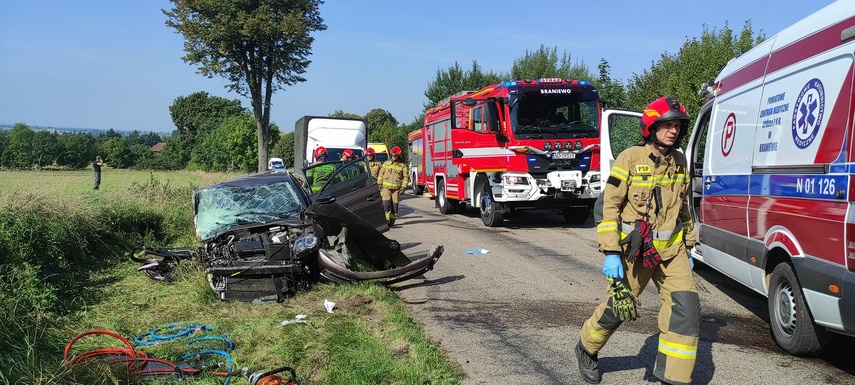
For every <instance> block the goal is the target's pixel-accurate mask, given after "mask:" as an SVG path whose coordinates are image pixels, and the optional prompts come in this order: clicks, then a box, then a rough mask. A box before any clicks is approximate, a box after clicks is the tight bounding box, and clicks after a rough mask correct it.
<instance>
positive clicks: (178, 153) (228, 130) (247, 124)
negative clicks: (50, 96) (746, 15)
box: [0, 22, 765, 172]
mask: <svg viewBox="0 0 855 385" xmlns="http://www.w3.org/2000/svg"><path fill="white" fill-rule="evenodd" d="M764 39H765V36H764V35H763V34H761V33H755V31H754V30H753V28H752V26H751V23H750V22H745V24H744V25H743V28H742V30H741V31H740V32H738V33H736V32H735V31H733V30H732V29H731V28H730V27H728V26H727V24H725V26H724V27H723V28H720V29H716V28H709V27H707V26H703V27H702V31H701V35H700V37H698V38H692V39H687V40H686V41H685V42H684V43H683V45H682V46H681V47H680V48H679V49H678V50H677V51H676V52H674V53H669V52H664V53H662V55H661V56H660V58H659V59H658V60H656V61H654V62H651V64H650V66H649V68H647V69H645V70H644V71H643V72H642V73H640V74H633V75H632V76H631V78H630V79H628V80H627V81H626V82H622V81H620V80H617V79H614V78H612V76H611V67H610V65H609V62H608V61H607V60H606V59H605V58H602V59H600V61H599V63H598V65H597V69H596V71H592V70H591V69H590V68H589V67H588V66H587V65H586V64H585V63H584V62H583V61H575V62H574V61H573V60H571V59H572V58H571V55H570V54H569V53H567V52H566V51H564V52H562V53H559V52H558V48H557V47H546V46H544V45H540V47H538V48H537V49H534V50H531V51H526V52H525V53H524V54H523V56H521V57H519V58H516V59H515V60H514V61H513V65H512V67H511V68H510V69H509V70H508V71H506V72H494V71H484V70H483V69H482V68H481V66H480V65H479V64H478V62H477V60H473V61H472V64H471V66H470V67H468V68H463V67H462V66H461V65H460V64H459V63H457V62H455V63H454V64H452V65H451V66H449V67H448V68H445V69H438V70H437V72H436V74H435V76H434V78H433V80H432V81H431V82H429V83H428V85H427V88H426V89H425V90H424V92H423V93H424V96H425V98H426V100H427V101H426V103H425V104H424V105H423V106H422V107H423V109H422V110H423V112H424V111H427V109H429V108H432V107H434V106H436V105H437V104H438V103H439V101H440V100H442V99H444V98H446V97H448V96H450V95H453V94H455V93H457V92H459V91H463V90H477V89H479V88H482V87H485V86H488V85H491V84H496V83H501V82H503V81H506V80H514V79H535V78H542V77H559V78H565V79H578V80H587V81H589V82H591V83H592V84H594V86H596V87H597V89H598V90H599V93H600V97H601V100H602V101H603V103H604V104H606V105H608V106H611V107H615V108H625V109H632V110H641V109H643V108H644V107H645V106H646V105H647V104H648V103H649V102H650V101H652V100H654V99H656V98H657V97H659V96H663V95H668V96H673V97H675V98H677V99H678V100H680V101H681V102H682V103H683V104H684V105H685V106H686V108H687V110H688V112H689V116H694V115H695V113H696V112H697V111H698V110H699V109H700V107H701V105H702V104H703V102H704V100H703V97H702V96H700V95H699V94H698V90H699V88H700V86H701V84H702V83H704V82H709V81H712V80H713V79H715V76H716V75H717V74H718V72H719V71H720V70H721V69H722V68H723V67H724V65H725V64H726V63H727V61H729V60H730V59H732V58H734V57H736V56H739V55H741V54H742V53H744V52H746V51H748V50H749V49H751V48H752V47H753V46H755V45H756V44H758V43H760V42H762V41H763V40H764ZM169 113H170V116H171V118H172V121H173V124H174V125H175V130H174V131H173V132H172V133H171V134H170V135H166V136H164V137H161V136H160V135H158V134H155V133H148V134H140V133H139V132H138V131H134V132H132V133H131V134H130V135H127V136H124V137H123V136H122V135H120V134H119V133H118V132H116V131H114V130H109V131H106V132H103V133H101V134H98V135H92V134H88V133H71V134H68V133H56V132H51V131H34V130H32V129H30V128H29V126H27V125H26V124H25V123H18V124H16V125H15V126H14V127H13V128H12V129H11V130H9V131H0V167H4V168H14V169H32V168H40V167H48V166H59V167H65V168H70V169H76V168H82V167H86V166H87V164H88V163H91V160H92V159H94V156H95V155H96V154H100V155H101V156H102V157H103V158H104V160H105V162H107V163H108V164H109V165H110V166H111V167H116V168H140V169H159V170H176V169H193V170H204V171H234V172H253V171H255V170H256V169H257V163H258V159H260V158H259V151H258V149H259V147H261V148H262V149H263V150H267V152H268V153H267V154H266V156H265V157H264V158H265V159H266V158H267V156H269V157H279V158H283V160H284V162H285V164H292V163H293V153H294V149H293V145H294V136H293V135H294V134H293V132H282V131H281V130H280V129H279V128H278V126H277V125H276V123H270V124H269V130H268V133H269V135H267V136H266V138H264V143H263V145H261V146H260V145H259V140H258V134H257V133H258V122H257V119H256V117H257V111H252V109H247V108H244V107H243V106H241V103H240V101H239V100H237V99H233V100H229V99H226V98H222V97H218V96H212V95H210V94H208V93H207V92H203V91H202V92H196V93H193V94H190V95H186V96H179V97H178V98H176V99H175V100H174V102H173V104H172V105H171V106H170V107H169ZM329 116H331V117H349V118H361V119H364V120H365V121H366V122H367V124H368V127H369V142H379V143H385V144H386V145H387V146H388V147H390V148H391V147H392V146H400V147H401V148H406V146H407V133H409V132H410V131H413V130H415V129H418V128H420V127H421V126H422V124H423V120H424V113H422V114H421V115H420V116H416V117H414V118H413V120H412V121H410V122H409V123H401V122H400V121H399V120H398V119H397V118H396V117H395V116H393V115H392V114H391V113H390V112H389V111H387V110H385V109H383V108H379V107H378V108H374V109H372V110H370V111H368V112H367V113H366V114H365V115H359V114H356V113H353V112H346V111H342V110H335V111H333V112H331V113H330V114H329ZM160 141H164V142H165V145H164V146H163V148H162V149H161V151H160V153H159V154H155V153H153V152H152V151H151V150H150V147H151V146H152V145H154V144H155V143H157V142H160Z"/></svg>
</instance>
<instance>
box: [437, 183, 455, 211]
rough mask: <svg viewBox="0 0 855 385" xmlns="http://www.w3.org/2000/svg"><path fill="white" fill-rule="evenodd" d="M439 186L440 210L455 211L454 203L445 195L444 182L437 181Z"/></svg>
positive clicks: (438, 202)
mask: <svg viewBox="0 0 855 385" xmlns="http://www.w3.org/2000/svg"><path fill="white" fill-rule="evenodd" d="M437 184H438V186H437V188H436V201H437V204H438V205H439V212H441V213H443V214H451V213H453V212H454V205H452V204H451V202H449V201H448V197H447V196H445V184H444V183H442V182H439V183H437Z"/></svg>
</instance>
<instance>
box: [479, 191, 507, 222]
mask: <svg viewBox="0 0 855 385" xmlns="http://www.w3.org/2000/svg"><path fill="white" fill-rule="evenodd" d="M481 191H482V193H481V202H479V203H480V204H481V222H484V225H486V226H488V227H496V226H499V225H501V224H502V211H501V206H499V204H498V203H496V202H495V201H493V194H492V193H491V192H490V185H489V184H488V183H486V182H485V183H484V185H483V188H482V189H481Z"/></svg>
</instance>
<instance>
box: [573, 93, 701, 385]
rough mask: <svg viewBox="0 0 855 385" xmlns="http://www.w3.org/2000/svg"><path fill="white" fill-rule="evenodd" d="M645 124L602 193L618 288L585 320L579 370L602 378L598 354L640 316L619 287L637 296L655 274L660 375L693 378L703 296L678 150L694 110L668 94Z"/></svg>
mask: <svg viewBox="0 0 855 385" xmlns="http://www.w3.org/2000/svg"><path fill="white" fill-rule="evenodd" d="M641 124H642V126H641V134H642V137H644V141H643V143H642V144H643V145H638V146H634V147H630V148H628V149H626V150H625V151H623V152H621V153H620V155H619V156H618V157H617V159H616V160H615V163H614V166H612V169H611V173H610V174H609V179H608V183H607V185H606V189H605V191H604V192H603V194H604V199H603V219H602V222H600V223H599V225H598V226H597V239H598V241H599V244H600V251H602V252H603V253H604V254H605V256H606V257H605V262H604V263H603V273H604V274H605V275H606V277H607V278H608V279H609V281H612V282H614V284H613V285H612V286H611V288H610V290H611V291H610V293H612V295H611V296H609V297H608V298H607V299H606V301H605V302H603V303H601V304H600V305H599V306H598V307H597V308H596V310H594V314H593V315H592V316H591V318H589V319H588V320H587V321H585V322H584V324H582V329H581V330H580V331H579V337H580V341H579V343H578V344H577V345H576V349H575V350H576V351H575V353H576V357H577V359H578V361H579V373H580V375H581V376H582V379H583V380H585V382H588V383H592V384H596V383H599V382H600V380H601V379H602V375H601V373H600V371H599V367H598V365H597V360H598V357H597V353H598V352H599V351H600V349H602V347H603V345H605V344H606V342H607V341H608V339H609V337H610V336H611V335H612V333H614V331H615V330H617V328H618V327H619V326H620V325H621V323H622V322H623V321H624V320H627V319H634V318H635V317H636V313H635V307H634V306H635V302H634V299H633V302H632V306H631V307H630V309H629V311H627V308H626V306H622V304H623V301H622V300H620V299H618V298H620V297H617V296H615V295H614V292H615V290H614V289H613V288H614V287H620V288H624V290H625V292H631V294H634V298H638V296H639V295H640V294H641V292H642V291H643V290H644V288H645V286H647V284H648V283H650V281H651V280H652V281H653V284H654V285H656V288H657V289H658V290H659V298H660V301H661V307H660V309H659V318H658V323H659V341H658V343H659V345H658V354H657V356H656V362H655V364H654V368H653V375H655V376H656V377H657V378H658V379H659V380H661V381H662V382H664V383H668V384H690V383H691V381H692V371H693V370H694V366H695V359H696V357H697V350H698V349H697V348H698V338H699V337H698V336H699V335H700V330H699V329H700V301H699V299H698V293H697V291H696V290H695V283H694V280H693V275H692V268H693V261H692V260H691V257H688V254H687V249H690V248H691V247H693V246H694V244H695V232H694V228H693V226H692V221H691V217H690V214H689V210H688V206H687V205H686V203H685V201H686V195H687V192H688V189H689V175H688V171H687V163H686V157H685V155H683V153H681V152H679V151H677V150H676V149H677V148H678V147H679V145H680V141H681V139H682V138H683V137H684V136H685V135H686V133H687V131H688V125H689V116H688V115H687V114H686V109H685V107H683V106H682V105H681V104H680V103H678V102H677V101H676V100H674V99H672V98H668V97H662V98H659V99H656V100H655V101H653V102H652V103H650V105H648V106H647V108H646V109H645V110H644V113H643V115H642V117H641ZM641 234H644V235H641ZM627 296H628V297H630V298H632V295H627ZM615 302H617V305H616V304H615Z"/></svg>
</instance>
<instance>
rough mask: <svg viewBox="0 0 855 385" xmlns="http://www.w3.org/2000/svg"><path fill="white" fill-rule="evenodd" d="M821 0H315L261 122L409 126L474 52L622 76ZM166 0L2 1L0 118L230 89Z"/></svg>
mask: <svg viewBox="0 0 855 385" xmlns="http://www.w3.org/2000/svg"><path fill="white" fill-rule="evenodd" d="M830 3H832V0H809V1H807V0H800V1H796V0H786V1H776V2H771V3H770V2H764V1H746V0H705V1H700V0H672V1H668V2H663V1H636V0H632V1H630V0H613V1H570V0H543V1H530V2H526V1H519V0H517V1H507V0H494V1H490V2H482V1H453V2H450V1H449V2H445V1H430V2H429V1H407V0H327V1H326V3H324V4H323V5H321V9H320V10H321V17H323V19H324V23H325V24H326V25H327V27H328V29H327V30H326V31H321V32H318V33H316V34H315V35H314V36H315V43H314V46H313V47H312V52H313V55H312V56H311V58H310V59H311V60H312V61H313V62H312V64H311V65H310V66H309V68H308V71H307V73H306V74H305V75H304V76H305V78H306V79H307V81H306V82H304V83H300V84H298V85H295V86H292V87H289V88H287V89H286V90H285V91H279V92H277V93H276V94H274V95H273V108H272V110H271V121H273V122H275V123H277V124H278V125H279V126H280V127H281V128H282V129H283V130H285V131H290V130H292V129H293V125H294V122H295V121H296V120H297V119H298V118H299V117H300V116H303V115H327V114H330V113H332V112H334V111H336V110H343V111H345V112H352V113H356V114H360V115H363V114H365V113H367V112H368V111H370V110H371V109H374V108H383V109H386V110H388V111H389V112H391V113H392V115H394V116H395V117H396V118H397V119H398V120H399V121H400V122H402V123H409V122H411V121H412V120H413V119H414V118H415V117H416V116H417V115H419V113H420V112H421V111H422V107H423V105H424V103H425V102H426V98H425V97H424V90H425V89H426V88H427V85H428V83H429V82H431V81H432V80H433V79H434V77H435V76H436V72H437V70H439V69H446V68H448V67H450V66H452V65H453V64H454V62H455V61H457V62H459V63H460V65H461V66H462V67H463V68H469V67H470V66H471V63H472V60H477V61H478V63H479V64H480V65H481V67H482V68H483V69H484V70H485V71H497V72H499V71H501V72H506V71H508V70H509V69H510V68H511V66H512V64H513V61H514V59H516V58H519V57H522V56H523V55H524V54H525V52H526V50H528V51H533V50H536V49H538V47H539V46H540V45H541V44H544V45H545V46H547V47H550V48H551V47H557V48H558V51H559V53H560V52H562V51H566V52H567V53H569V54H570V56H571V59H572V60H573V61H574V62H577V61H578V62H583V63H584V64H586V65H588V67H589V68H590V69H591V71H592V72H593V73H596V67H597V63H598V62H599V61H600V58H605V59H606V60H608V61H609V63H610V65H611V67H612V77H613V78H616V79H619V80H621V81H624V82H625V81H626V80H627V79H629V78H630V77H631V76H632V75H633V74H640V73H642V72H643V71H644V70H645V69H646V68H649V67H650V65H651V63H652V62H654V61H655V60H657V59H658V58H659V57H660V55H661V54H662V53H663V52H666V51H667V52H676V51H677V50H678V49H679V48H680V46H681V45H682V43H683V42H685V41H686V39H690V38H693V37H697V36H699V35H700V34H701V32H702V28H703V25H707V26H708V27H710V28H721V27H722V26H724V25H725V23H728V25H729V26H730V27H731V28H732V29H734V30H735V31H740V30H741V29H742V26H743V23H744V22H745V21H747V20H750V21H751V23H752V25H753V28H754V30H755V32H763V33H764V34H766V36H771V35H773V34H775V33H776V32H778V31H779V30H781V29H782V28H784V27H786V26H788V25H790V24H792V23H793V22H795V21H797V20H799V19H801V18H803V17H805V16H807V15H809V14H811V13H813V12H815V11H817V10H819V9H820V8H822V7H824V6H825V5H828V4H830ZM171 5H172V4H171V3H170V2H169V1H167V0H121V1H116V0H86V1H67V0H31V1H20V0H0V124H14V123H17V122H25V123H27V124H30V125H31V126H51V127H69V128H98V129H108V128H114V129H116V130H127V131H129V130H135V129H136V130H140V131H158V132H171V131H172V130H173V129H174V126H173V124H172V121H171V119H170V117H169V106H170V105H171V104H172V103H173V101H174V100H175V98H177V97H179V96H183V95H189V94H191V93H193V92H197V91H206V92H208V93H210V94H212V95H216V96H222V97H225V98H228V99H235V98H237V99H241V100H242V103H243V106H244V107H249V106H250V103H249V101H248V100H247V99H244V98H242V97H240V96H239V95H237V94H235V93H230V92H228V91H227V90H226V89H225V88H224V86H225V85H226V82H225V81H224V80H222V79H220V78H213V79H208V78H205V77H202V76H199V75H196V74H195V67H194V66H192V65H190V64H187V63H184V62H183V61H182V60H181V57H182V56H183V55H184V52H183V45H182V44H183V38H182V36H181V35H178V34H175V33H174V32H173V30H172V29H169V28H167V27H166V26H165V25H164V21H165V19H166V18H165V16H164V15H163V13H162V12H161V9H168V8H171Z"/></svg>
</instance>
